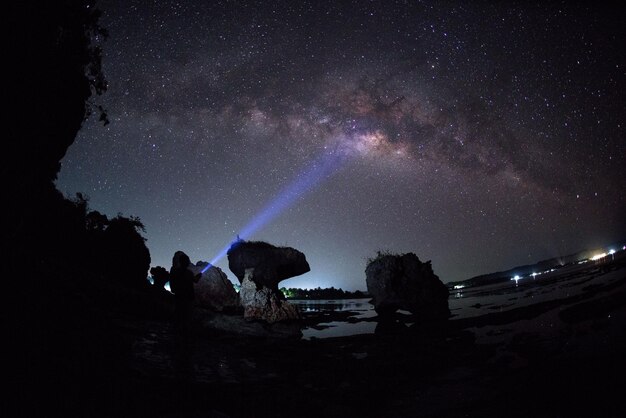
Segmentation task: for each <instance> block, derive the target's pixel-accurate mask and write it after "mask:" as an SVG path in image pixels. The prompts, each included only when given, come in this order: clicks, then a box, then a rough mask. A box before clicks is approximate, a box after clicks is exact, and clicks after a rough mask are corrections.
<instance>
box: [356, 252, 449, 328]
mask: <svg viewBox="0 0 626 418" xmlns="http://www.w3.org/2000/svg"><path fill="white" fill-rule="evenodd" d="M365 275H366V283H367V291H368V292H369V293H370V295H372V304H373V305H374V308H375V309H376V312H377V313H378V314H379V315H380V316H388V315H390V314H393V313H394V312H395V311H397V310H398V309H403V310H407V311H409V312H411V313H413V314H414V315H415V316H416V318H417V319H419V320H425V321H430V320H437V319H446V318H448V317H449V316H450V310H449V308H448V288H447V287H446V286H445V285H444V284H443V283H442V282H441V280H439V277H437V276H436V275H435V273H433V269H432V266H431V264H430V261H427V262H425V263H422V262H421V261H420V259H419V258H418V257H417V256H416V255H415V254H413V253H408V254H404V255H381V256H379V257H378V258H376V259H375V260H372V261H371V262H370V263H369V264H368V265H367V268H366V269H365Z"/></svg>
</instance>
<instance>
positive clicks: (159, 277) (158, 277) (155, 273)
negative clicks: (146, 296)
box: [150, 266, 170, 290]
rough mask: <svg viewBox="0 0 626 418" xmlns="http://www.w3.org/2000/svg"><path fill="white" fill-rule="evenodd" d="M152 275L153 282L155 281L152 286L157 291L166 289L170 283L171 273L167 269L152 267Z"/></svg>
mask: <svg viewBox="0 0 626 418" xmlns="http://www.w3.org/2000/svg"><path fill="white" fill-rule="evenodd" d="M150 274H151V275H152V280H153V281H154V282H153V283H152V285H153V286H154V288H155V289H159V290H160V289H164V288H165V284H166V283H167V282H169V281H170V272H169V271H167V270H166V269H165V267H161V266H157V267H152V268H151V269H150Z"/></svg>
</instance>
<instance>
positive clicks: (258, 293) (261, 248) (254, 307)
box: [228, 240, 310, 323]
mask: <svg viewBox="0 0 626 418" xmlns="http://www.w3.org/2000/svg"><path fill="white" fill-rule="evenodd" d="M228 267H229V268H230V270H231V271H232V272H233V273H235V276H237V278H238V279H239V281H240V282H241V289H240V291H239V299H240V301H241V305H242V306H243V308H244V317H245V318H246V319H261V320H264V321H267V322H269V323H275V322H279V321H284V320H289V319H299V318H300V314H299V313H298V310H297V309H296V308H295V307H294V306H293V305H291V304H289V302H287V301H285V298H284V296H283V294H282V293H281V292H280V291H279V290H278V283H280V282H281V281H282V280H285V279H288V278H290V277H294V276H298V275H300V274H304V273H306V272H308V271H309V270H310V267H309V263H308V262H307V261H306V257H305V256H304V254H303V253H301V252H300V251H298V250H296V249H294V248H288V247H275V246H273V245H271V244H268V243H265V242H246V241H241V240H239V241H236V242H234V243H233V244H232V245H231V247H230V249H229V250H228Z"/></svg>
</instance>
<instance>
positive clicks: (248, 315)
mask: <svg viewBox="0 0 626 418" xmlns="http://www.w3.org/2000/svg"><path fill="white" fill-rule="evenodd" d="M254 273H255V269H254V268H249V269H246V275H245V276H244V278H243V281H242V283H241V289H239V298H240V301H241V305H242V306H243V308H244V311H243V317H244V318H245V319H261V320H264V321H267V322H268V323H270V324H273V323H275V322H280V321H287V320H293V319H300V313H299V312H298V309H297V308H296V307H295V306H293V305H292V304H290V303H289V302H287V301H286V300H284V298H282V297H280V295H279V294H277V293H276V292H274V290H273V289H270V288H269V287H265V286H263V285H257V284H256V283H255V281H254Z"/></svg>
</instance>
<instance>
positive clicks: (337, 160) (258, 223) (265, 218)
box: [202, 152, 347, 273]
mask: <svg viewBox="0 0 626 418" xmlns="http://www.w3.org/2000/svg"><path fill="white" fill-rule="evenodd" d="M346 160H347V155H346V154H345V153H338V152H327V153H324V154H322V155H321V156H320V157H319V158H318V159H317V160H315V161H313V163H312V164H311V165H310V166H308V167H307V169H306V170H304V171H303V172H301V173H300V174H299V175H298V176H297V177H296V178H295V179H294V180H293V181H292V182H291V183H289V184H288V185H287V186H285V187H284V188H283V189H282V190H281V191H280V192H279V193H278V194H277V195H276V196H275V197H274V199H272V200H271V201H270V202H269V203H268V204H267V205H265V207H264V208H263V209H262V210H261V211H260V212H259V213H258V214H257V215H256V216H255V217H254V218H252V220H251V221H250V222H249V223H248V224H247V225H246V226H244V227H243V228H242V229H241V231H240V232H239V235H238V237H239V238H241V239H243V240H246V239H248V238H249V237H250V236H252V235H253V234H254V233H255V232H257V231H258V230H259V229H261V228H262V227H263V226H265V225H267V224H268V223H269V222H271V221H272V220H274V218H276V217H277V216H278V215H280V214H281V213H282V212H283V211H285V210H286V209H288V208H289V207H291V206H293V205H294V203H296V201H297V200H298V198H300V197H302V196H304V195H305V194H306V193H308V192H310V191H311V190H313V189H314V188H315V187H316V186H318V185H319V184H321V183H322V181H324V180H325V179H327V178H329V177H330V176H332V175H333V174H335V173H336V172H337V171H339V169H340V168H341V167H342V166H343V165H344V163H345V161H346ZM231 245H232V243H230V244H228V245H226V246H225V247H224V248H222V250H221V251H220V252H219V253H218V254H217V255H216V256H215V257H214V258H213V260H211V261H210V262H209V264H208V265H207V266H205V267H204V268H203V269H202V273H204V272H205V271H207V270H208V269H209V268H210V267H211V266H213V265H215V264H216V263H217V262H218V261H220V260H221V259H222V258H223V257H224V256H225V255H226V253H227V252H228V249H229V248H230V247H231Z"/></svg>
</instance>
